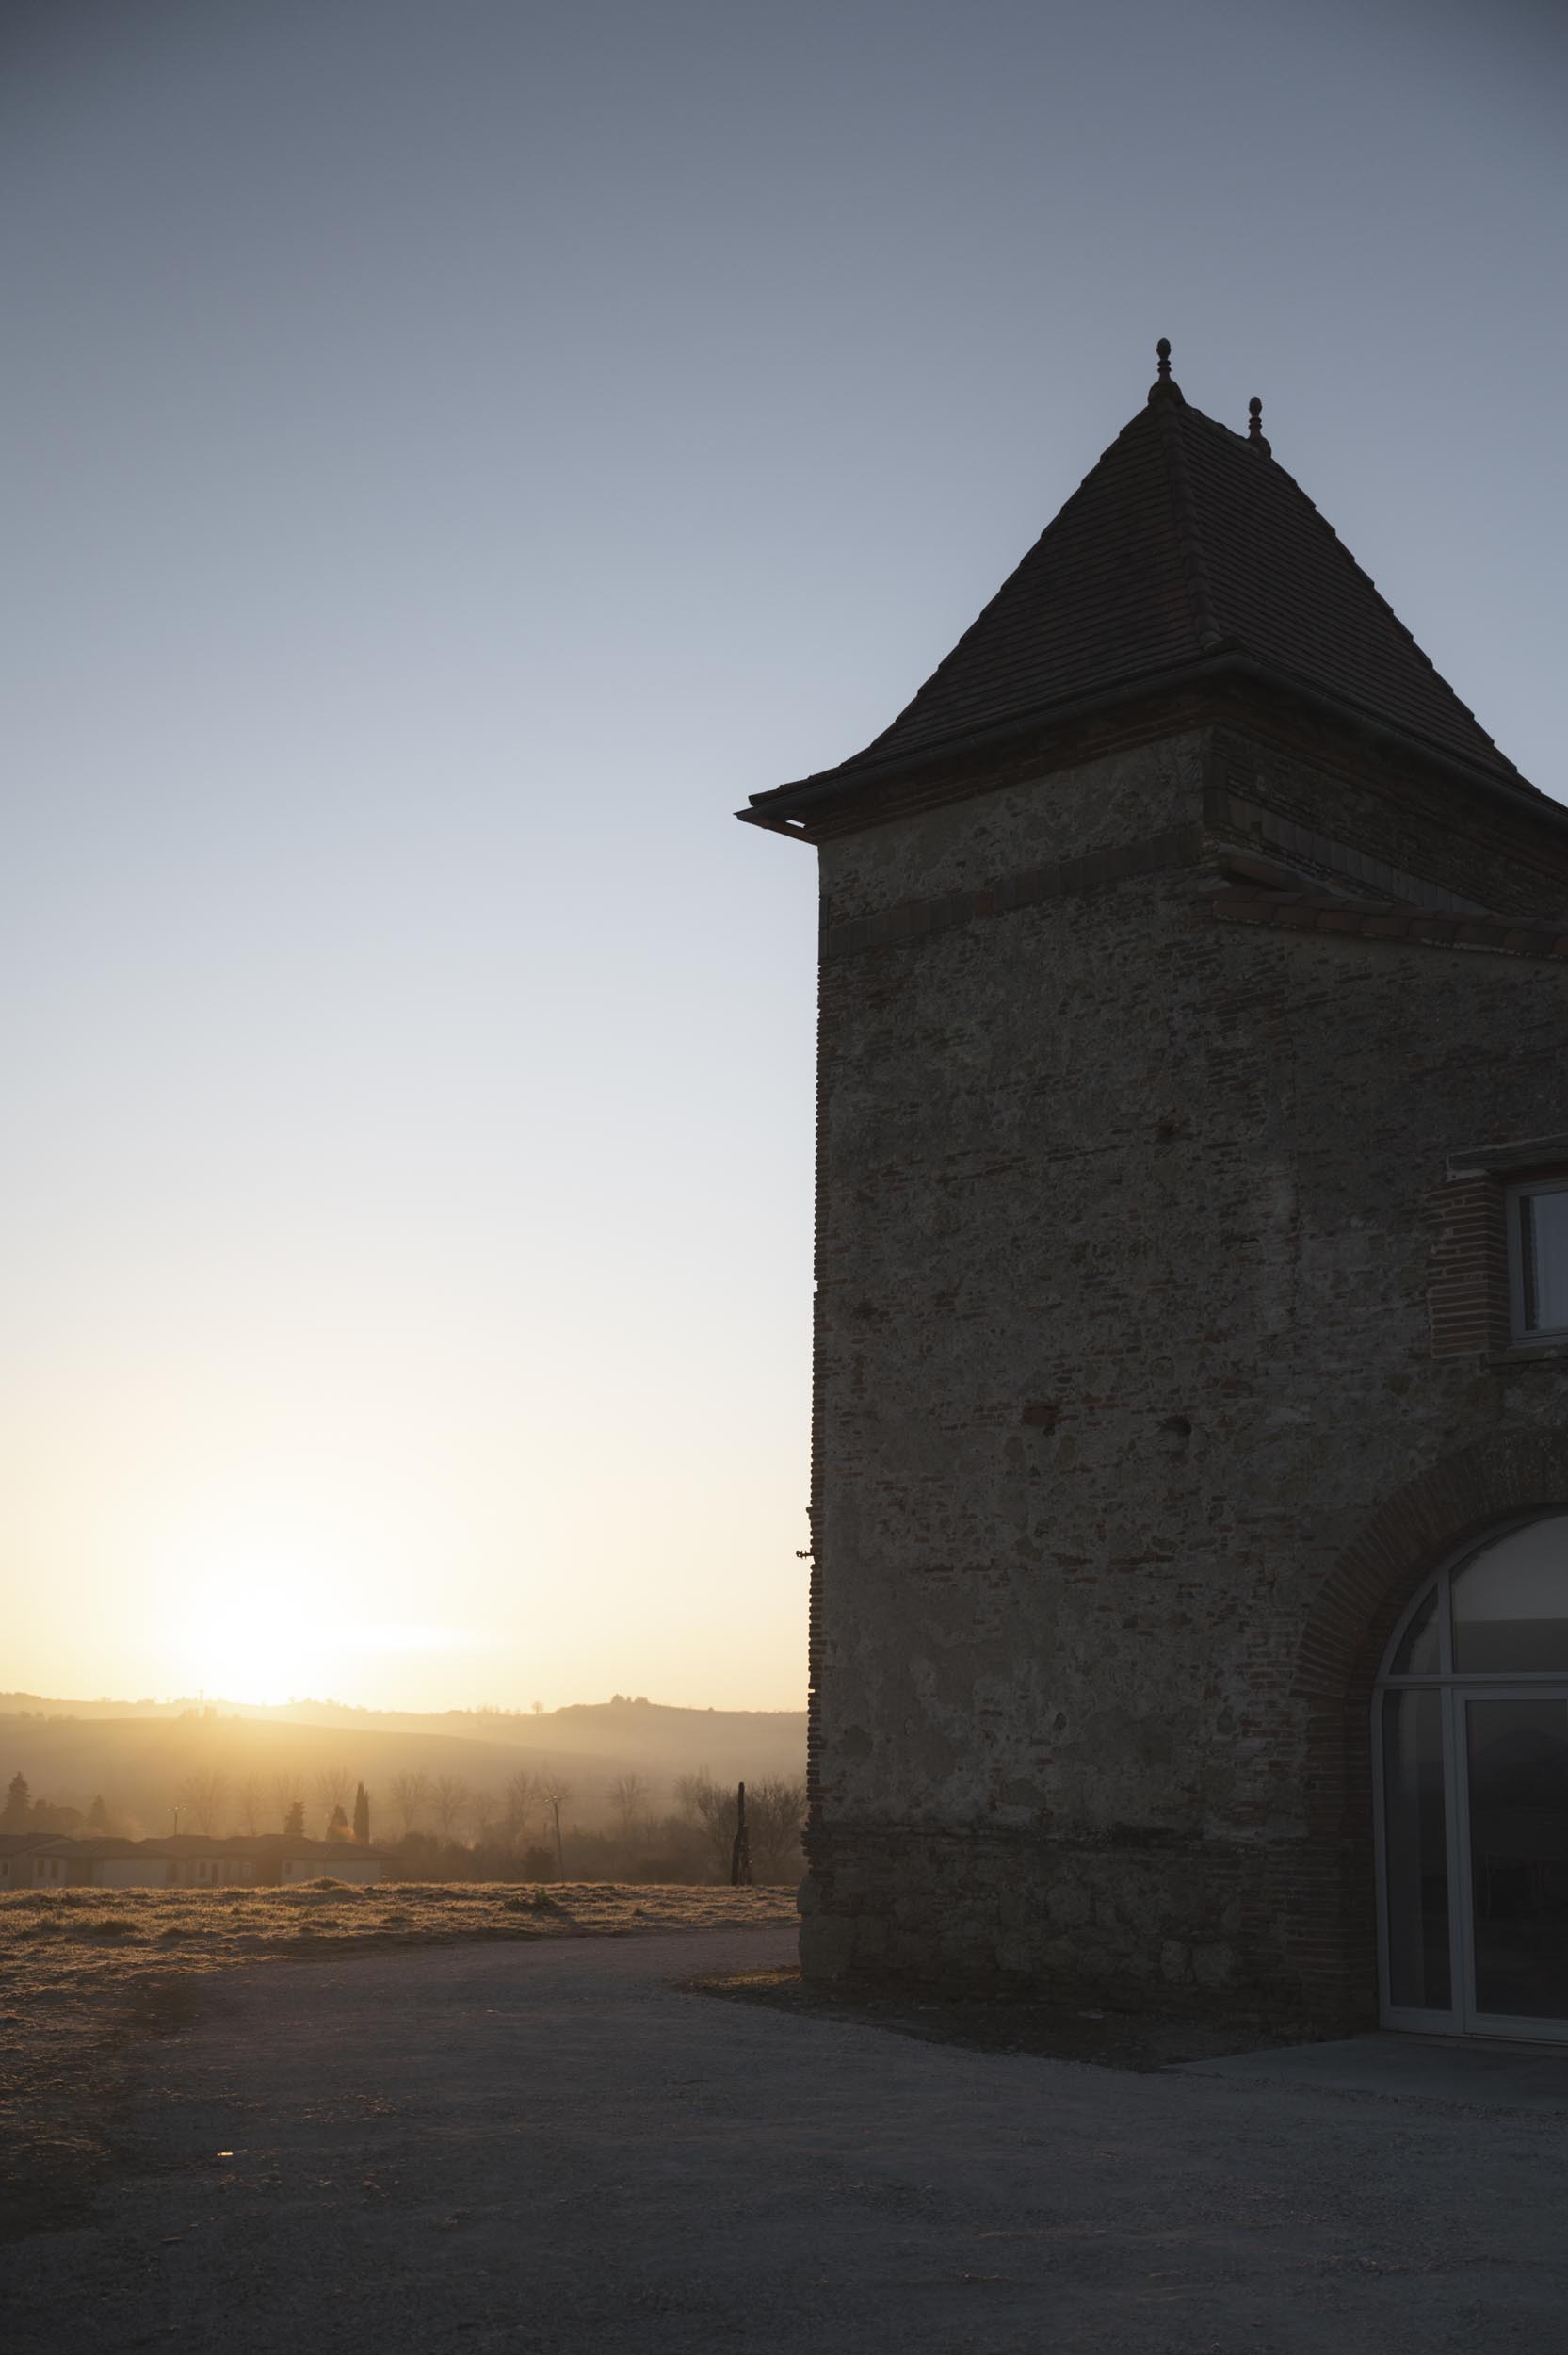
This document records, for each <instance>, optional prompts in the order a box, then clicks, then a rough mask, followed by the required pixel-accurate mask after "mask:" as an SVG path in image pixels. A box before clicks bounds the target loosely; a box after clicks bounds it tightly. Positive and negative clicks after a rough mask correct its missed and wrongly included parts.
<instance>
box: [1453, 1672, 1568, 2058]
mask: <svg viewBox="0 0 1568 2355" xmlns="http://www.w3.org/2000/svg"><path fill="white" fill-rule="evenodd" d="M1454 1698H1455V1700H1456V1702H1457V1703H1458V1707H1459V1710H1460V1711H1461V1712H1462V1713H1463V1717H1462V1722H1461V1723H1460V1724H1459V1725H1457V1726H1456V1727H1455V1732H1456V1734H1457V1735H1458V1737H1459V1739H1458V1741H1457V1742H1456V1744H1455V1746H1456V1748H1458V1749H1460V1751H1461V1757H1460V1758H1459V1759H1458V1760H1456V1764H1457V1765H1459V1767H1460V1772H1459V1774H1458V1776H1457V1778H1456V1779H1457V1781H1458V1785H1459V1789H1458V1792H1457V1794H1456V1796H1457V1798H1458V1801H1459V1809H1458V1812H1459V1815H1460V1819H1461V1820H1460V1826H1459V1829H1460V1835H1461V1848H1462V1853H1463V1854H1464V1855H1465V1857H1466V1859H1467V1862H1468V1871H1467V1872H1466V1873H1465V1875H1464V1891H1463V1893H1464V1896H1465V1898H1466V1899H1467V1900H1468V1902H1467V1905H1466V1908H1465V1910H1466V1913H1467V1915H1468V1921H1467V1923H1466V1925H1465V1927H1466V1930H1467V1933H1468V1934H1467V1935H1466V1936H1465V1937H1464V1938H1463V1941H1462V1944H1463V1949H1464V1953H1463V1961H1464V1965H1465V1968H1464V1973H1463V1976H1464V1980H1465V1986H1464V1990H1463V2011H1464V2015H1465V2016H1464V2025H1465V2027H1466V2028H1467V2029H1468V2030H1469V2032H1470V2033H1471V2034H1472V2035H1477V2034H1479V2035H1491V2036H1515V2037H1531V2038H1564V2039H1568V1695H1564V1694H1546V1693H1543V1692H1541V1691H1540V1690H1539V1688H1538V1689H1537V1690H1536V1691H1534V1692H1531V1691H1529V1690H1528V1688H1526V1689H1523V1690H1521V1689H1520V1688H1518V1687H1515V1688H1514V1689H1513V1690H1512V1691H1511V1692H1495V1691H1493V1692H1488V1693H1485V1694H1478V1693H1475V1692H1474V1691H1472V1692H1469V1693H1458V1694H1456V1695H1455V1696H1454Z"/></svg>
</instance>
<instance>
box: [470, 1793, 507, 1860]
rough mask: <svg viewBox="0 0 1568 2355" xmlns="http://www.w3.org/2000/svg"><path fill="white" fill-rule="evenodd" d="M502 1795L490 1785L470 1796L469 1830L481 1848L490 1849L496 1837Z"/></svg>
mask: <svg viewBox="0 0 1568 2355" xmlns="http://www.w3.org/2000/svg"><path fill="white" fill-rule="evenodd" d="M500 1806H501V1801H500V1794H499V1793H498V1792H495V1791H493V1790H492V1789H491V1788H490V1785H489V1784H488V1783H481V1784H480V1785H479V1788H478V1789H477V1791H475V1792H472V1793H471V1794H470V1795H469V1800H468V1828H469V1830H470V1831H471V1832H472V1833H473V1835H474V1837H475V1839H476V1841H477V1843H478V1844H479V1846H480V1847H481V1848H488V1847H489V1845H490V1843H491V1842H492V1841H493V1839H494V1837H495V1821H496V1817H497V1815H498V1814H499V1813H500Z"/></svg>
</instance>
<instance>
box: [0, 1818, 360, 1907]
mask: <svg viewBox="0 0 1568 2355" xmlns="http://www.w3.org/2000/svg"><path fill="white" fill-rule="evenodd" d="M386 1867H387V1851H386V1850H385V1849H384V1848H371V1847H362V1846H360V1845H359V1844H358V1843H355V1842H352V1841H347V1840H292V1839H285V1838H284V1837H283V1834H282V1833H281V1832H263V1833H260V1834H258V1835H255V1836H251V1835H243V1836H236V1837H235V1838H234V1839H218V1838H214V1837H213V1836H211V1835H210V1834H208V1833H206V1832H175V1833H171V1834H170V1836H169V1837H168V1838H167V1839H164V1840H118V1839H113V1838H108V1837H105V1838H100V1839H87V1840H78V1839H75V1838H73V1837H72V1836H71V1835H70V1834H68V1833H64V1832H23V1833H17V1832H7V1833H4V1834H0V1892H3V1891H6V1890H15V1889H69V1888H76V1889H83V1888H89V1889H246V1888H278V1887H280V1886H287V1885H289V1884H293V1885H295V1886H298V1885H299V1883H301V1882H303V1881H313V1880H324V1879H326V1880H338V1881H347V1882H348V1883H350V1884H351V1885H352V1886H353V1887H355V1888H358V1887H361V1886H364V1884H366V1883H369V1882H372V1881H380V1880H384V1879H385V1878H386Z"/></svg>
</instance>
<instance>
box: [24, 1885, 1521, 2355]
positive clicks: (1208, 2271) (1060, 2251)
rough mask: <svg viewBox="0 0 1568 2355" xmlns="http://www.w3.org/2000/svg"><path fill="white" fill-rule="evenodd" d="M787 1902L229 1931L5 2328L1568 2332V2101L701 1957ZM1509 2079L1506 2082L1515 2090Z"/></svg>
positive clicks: (1381, 2343) (512, 2335)
mask: <svg viewBox="0 0 1568 2355" xmlns="http://www.w3.org/2000/svg"><path fill="white" fill-rule="evenodd" d="M791 1944H792V1940H791V1936H790V1934H789V1933H788V1932H786V1931H780V1930H777V1929H750V1930H723V1931H702V1932H693V1933H684V1934H668V1935H663V1936H649V1937H634V1938H627V1939H618V1940H614V1941H605V1942H603V1943H592V1942H583V1943H567V1944H561V1945H542V1946H537V1947H536V1946H521V1947H517V1946H495V1945H480V1946H476V1947H471V1948H467V1947H446V1948H440V1949H435V1950H432V1951H429V1952H413V1953H409V1954H400V1955H394V1956H388V1957H365V1958H362V1959H354V1960H348V1961H343V1960H338V1961H332V1962H324V1963H319V1964H315V1963H312V1964H301V1965H299V1966H298V1967H273V1968H269V1969H264V1970H254V1971H239V1972H234V1973H227V1974H224V1975H222V1976H220V1977H216V1978H214V1979H213V1980H211V1981H210V1982H209V1983H208V1984H207V1987H206V1989H205V1991H204V1993H203V1997H202V2009H201V2012H200V2015H199V2016H198V2018H197V2019H196V2020H195V2022H193V2023H191V2024H189V2025H187V2026H186V2027H184V2028H182V2029H180V2030H179V2031H177V2032H176V2033H174V2034H172V2035H170V2036H168V2037H163V2038H157V2039H155V2040H154V2041H152V2042H150V2043H148V2044H145V2045H143V2046H142V2047H141V2048H140V2049H139V2050H138V2052H137V2055H135V2057H134V2059H133V2061H132V2064H131V2083H132V2095H131V2099H130V2102H129V2105H128V2108H127V2113H126V2116H125V2119H124V2120H123V2123H122V2128H121V2134H120V2137H119V2139H120V2143H121V2167H120V2168H119V2170H118V2171H117V2173H116V2174H115V2175H114V2176H113V2177H111V2179H110V2181H109V2182H108V2184H105V2186H104V2187H103V2188H102V2190H101V2191H100V2193H99V2195H98V2197H97V2199H96V2201H95V2203H94V2207H93V2212H92V2217H91V2220H90V2221H89V2222H88V2223H86V2224H84V2225H81V2226H77V2227H73V2228H71V2229H67V2230H62V2231H57V2232H53V2233H40V2234H38V2235H36V2236H34V2237H33V2238H31V2239H30V2240H28V2241H26V2242H24V2243H23V2244H21V2245H20V2246H16V2247H13V2248H12V2249H10V2250H9V2251H8V2255H7V2263H6V2276H7V2282H6V2289H5V2291H4V2293H3V2297H4V2314H5V2321H4V2326H3V2329H4V2336H5V2340H6V2344H7V2347H8V2350H9V2355H100V2351H101V2350H108V2349H111V2348H112V2349H115V2350H119V2349H122V2348H132V2347H179V2348H181V2349H182V2350H189V2351H190V2355H204V2351H205V2350H207V2349H209V2348H210V2349H213V2350H218V2349H220V2348H221V2349H224V2350H233V2355H251V2350H256V2351H257V2355H261V2350H266V2355H292V2351H293V2350H296V2349H299V2350H310V2351H311V2355H316V2351H317V2350H323V2351H325V2355H331V2351H332V2350H353V2355H371V2351H372V2350H374V2355H403V2351H404V2350H407V2355H445V2351H446V2350H448V2349H450V2350H453V2355H488V2350H491V2349H503V2348H504V2349H507V2350H509V2355H510V2351H511V2350H516V2355H622V2351H624V2355H633V2350H635V2355H710V2350H714V2351H717V2350H720V2349H731V2348H751V2349H757V2350H778V2351H779V2355H796V2350H800V2355H806V2350H811V2355H841V2351H842V2355H881V2350H884V2349H885V2350H888V2355H1045V2351H1046V2350H1059V2351H1060V2355H1110V2351H1111V2350H1117V2351H1118V2355H1121V2351H1122V2350H1137V2351H1138V2355H1275V2350H1291V2355H1295V2351H1296V2350H1307V2349H1310V2350H1312V2355H1400V2351H1401V2350H1406V2349H1408V2350H1410V2351H1411V2355H1438V2351H1439V2350H1443V2349H1448V2348H1453V2349H1459V2348H1463V2349H1464V2350H1465V2355H1476V2350H1477V2349H1481V2350H1484V2355H1562V2350H1563V2348H1564V2346H1565V2345H1568V2320H1565V2318H1564V2317H1565V2304H1564V2300H1565V2293H1568V2230H1565V2228H1564V2224H1563V2217H1564V2215H1565V2213H1568V2137H1565V2131H1564V2130H1565V2126H1568V2117H1565V2115H1564V2113H1563V2110H1562V2109H1561V2108H1560V2107H1558V2106H1557V2105H1556V2104H1555V2103H1553V2102H1552V2101H1551V2100H1550V2099H1548V2100H1547V2101H1546V2102H1545V2103H1537V2105H1536V2106H1535V2107H1534V2108H1533V2109H1532V2108H1530V2107H1528V2106H1512V2107H1508V2106H1504V2107H1496V2106H1492V2107H1477V2106H1472V2105H1470V2104H1469V2103H1467V2102H1465V2101H1464V2100H1463V2099H1454V2098H1450V2097H1451V2093H1452V2088H1451V2087H1450V2088H1449V2094H1448V2096H1444V2095H1441V2094H1439V2095H1433V2094H1432V2093H1431V2091H1430V2090H1427V2091H1423V2090H1421V2089H1420V2079H1419V2076H1417V2077H1416V2078H1415V2079H1414V2080H1412V2081H1411V2083H1412V2084H1413V2085H1414V2087H1415V2088H1416V2089H1414V2090H1411V2089H1409V2087H1407V2086H1404V2085H1399V2086H1397V2087H1395V2089H1394V2090H1393V2091H1390V2092H1386V2093H1384V2092H1379V2091H1367V2090H1365V2089H1359V2090H1358V2089H1355V2087H1354V2086H1353V2084H1352V2085H1348V2086H1347V2087H1346V2089H1340V2090H1335V2089H1329V2088H1326V2087H1324V2086H1323V2085H1322V2084H1321V2083H1318V2082H1316V2081H1314V2080H1313V2079H1312V2078H1311V2075H1310V2072H1307V2073H1306V2074H1304V2075H1302V2076H1301V2077H1299V2078H1297V2079H1296V2080H1294V2081H1293V2080H1292V2079H1291V2078H1290V2076H1289V2074H1288V2072H1286V2073H1285V2076H1284V2077H1283V2078H1282V2079H1279V2080H1277V2081H1275V2082H1272V2083H1258V2082H1255V2081H1251V2080H1249V2079H1248V2078H1247V2076H1246V2075H1245V2074H1244V2073H1237V2065H1236V2064H1227V2065H1225V2066H1224V2067H1223V2068H1221V2069H1220V2071H1217V2072H1212V2073H1194V2072H1193V2071H1171V2072H1168V2073H1163V2074H1159V2075H1154V2076H1133V2075H1128V2074H1123V2073H1122V2072H1119V2071H1111V2070H1104V2069H1095V2068H1091V2067H1087V2066H1083V2065H1080V2064H1076V2063H1072V2062H1063V2061H1051V2060H1041V2059H1034V2058H1029V2057H1024V2056H1015V2055H1001V2054H990V2053H977V2052H973V2051H968V2050H963V2049H960V2048H957V2047H953V2046H944V2045H933V2044H928V2043H920V2042H916V2041H914V2040H913V2039H911V2038H906V2037H902V2036H897V2035H893V2034H890V2033H887V2032H885V2031H882V2030H880V2029H877V2028H875V2027H866V2026H861V2025H857V2024H854V2023H852V2022H839V2021H831V2020H821V2019H816V2018H811V2017H783V2016H781V2015H779V2014H777V2013H775V2012H770V2011H768V2010H766V2009H763V2008H758V2007H753V2006H749V2005H746V2004H740V2003H733V2002H715V2001H713V2000H712V1999H711V1998H708V1997H706V1996H703V1995H700V1994H687V1993H683V1992H681V1991H680V1989H679V1986H678V1984H677V1982H679V1981H680V1980H682V1979H685V1978H687V1977H688V1976H690V1975H692V1974H695V1973H706V1972H724V1971H736V1970H750V1969H757V1968H761V1967H763V1966H764V1965H767V1964H768V1963H772V1962H782V1961H784V1960H785V1959H786V1958H787V1957H788V1955H789V1953H790V1950H791ZM1502 2098H1504V2097H1502V2096H1499V2095H1497V2094H1495V2093H1494V2094H1493V2095H1492V2096H1491V2097H1490V2099H1492V2100H1493V2101H1494V2102H1495V2101H1497V2100H1499V2099H1502Z"/></svg>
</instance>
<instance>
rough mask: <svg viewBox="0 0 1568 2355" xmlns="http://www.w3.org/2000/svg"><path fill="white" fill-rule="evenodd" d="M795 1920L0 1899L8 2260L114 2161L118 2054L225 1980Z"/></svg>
mask: <svg viewBox="0 0 1568 2355" xmlns="http://www.w3.org/2000/svg"><path fill="white" fill-rule="evenodd" d="M794 1918H795V1892H794V1889H793V1888H792V1887H789V1888H776V1889H687V1888H680V1887H673V1886H671V1887H666V1886H642V1885H639V1886H636V1887H631V1886H622V1885H621V1884H619V1883H614V1882H600V1881H584V1882H575V1881H566V1882H557V1883H554V1884H552V1885H551V1887H550V1888H548V1889H543V1890H534V1889H527V1888H523V1889H520V1888H518V1887H517V1886H516V1885H515V1884H514V1883H511V1882H490V1881H452V1882H446V1881H443V1882H420V1881H382V1882H380V1883H378V1884H376V1885H375V1886H373V1887H367V1888H361V1889H355V1888H351V1887H349V1886H348V1883H346V1882H344V1881H337V1880H328V1879H322V1880H317V1881H307V1882H303V1883H301V1884H300V1885H299V1887H298V1888H291V1889H215V1890H199V1889H119V1890H103V1889H47V1890H43V1889H40V1890H23V1891H12V1892H6V1893H5V1894H4V1895H0V2246H3V2245H4V2243H5V2242H6V2241H7V2240H8V2239H12V2238H14V2237H15V2236H16V2235H17V2234H18V2233H24V2232H28V2231H31V2230H32V2229H34V2228H35V2227H36V2226H37V2225H39V2224H40V2223H43V2224H47V2223H50V2222H52V2221H54V2220H57V2218H58V2217H60V2216H61V2215H62V2214H65V2213H68V2212H70V2210H71V2209H72V2207H73V2204H75V2203H79V2201H80V2200H81V2199H82V2198H83V2197H84V2196H85V2193H86V2191H87V2189H88V2188H89V2186H90V2184H91V2181H92V2179H93V2177H94V2175H95V2174H96V2173H97V2172H98V2171H99V2169H100V2168H102V2167H103V2165H104V2164H105V2160H106V2157H107V2150H108V2144H107V2134H108V2121H109V2120H110V2118H111V2115H112V2112H113V2107H114V2103H115V2101H116V2099H117V2096H118V2092H119V2088H120V2084H121V2055H122V2054H123V2053H124V2052H125V2051H126V2049H127V2048H129V2047H130V2046H131V2045H133V2044H134V2043H135V2041H136V2040H137V2038H141V2037H143V2036H146V2035H149V2034H158V2033H162V2032H164V2031H166V2030H168V2029H170V2028H172V2027H177V2026H178V2025H179V2024H180V2023H181V2022H184V2021H185V2020H186V2019H188V2018H190V2017H192V2016H193V2015H194V2010H195V2006H196V1999H197V1993H198V1989H197V1986H196V1982H197V1981H198V1980H200V1979H204V1978H205V1977H206V1976H207V1975H209V1974H210V1973H213V1972H215V1971H229V1970H234V1969H236V1968H238V1967H240V1966H241V1965H255V1964H258V1963H266V1962H295V1961H301V1960H311V1959H314V1958H315V1957H318V1956H322V1955H333V1954H335V1955H341V1956H343V1957H346V1958H348V1959H351V1960H353V1961H356V1962H357V1961H360V1960H363V1959H365V1958H367V1957H369V1956H371V1955H373V1954H381V1953H385V1952H386V1951H387V1950H388V1949H395V1948H398V1947H408V1946H431V1945H443V1944H447V1943H450V1942H451V1941H454V1940H461V1941H464V1942H472V1941H476V1940H486V1939H489V1940H503V1941H508V1942H514V1943H529V1944H536V1943H539V1942H541V1941H549V1940H552V1939H563V1938H572V1939H576V1938H603V1937H624V1936H627V1935H628V1934H630V1933H632V1932H636V1931H643V1930H656V1929H671V1928H674V1929H697V1928H711V1927H717V1926H719V1925H727V1924H743V1923H744V1924H750V1923H757V1922H786V1921H793V1920H794Z"/></svg>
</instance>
